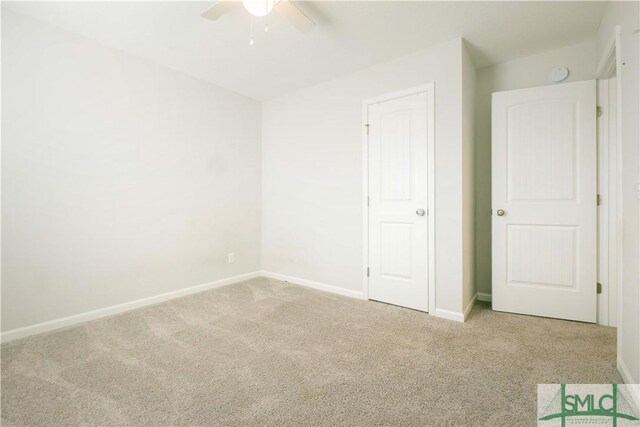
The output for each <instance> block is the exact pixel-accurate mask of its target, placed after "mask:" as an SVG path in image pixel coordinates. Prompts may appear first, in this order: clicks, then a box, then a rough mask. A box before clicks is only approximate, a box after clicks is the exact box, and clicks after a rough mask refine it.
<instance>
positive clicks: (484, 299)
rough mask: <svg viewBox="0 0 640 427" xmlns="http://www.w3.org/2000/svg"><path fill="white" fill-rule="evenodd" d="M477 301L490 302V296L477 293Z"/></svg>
mask: <svg viewBox="0 0 640 427" xmlns="http://www.w3.org/2000/svg"><path fill="white" fill-rule="evenodd" d="M478 301H486V302H491V294H484V293H482V292H478Z"/></svg>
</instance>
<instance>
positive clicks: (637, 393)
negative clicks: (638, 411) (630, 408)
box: [618, 355, 640, 408]
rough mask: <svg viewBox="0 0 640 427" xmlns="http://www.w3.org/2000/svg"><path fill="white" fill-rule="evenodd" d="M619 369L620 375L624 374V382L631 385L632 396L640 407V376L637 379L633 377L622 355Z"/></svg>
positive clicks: (619, 359) (619, 360)
mask: <svg viewBox="0 0 640 427" xmlns="http://www.w3.org/2000/svg"><path fill="white" fill-rule="evenodd" d="M618 371H619V372H620V375H622V379H623V381H624V383H625V384H626V385H627V386H629V390H630V391H631V397H632V398H633V400H634V401H635V403H636V406H637V407H638V408H640V378H638V379H637V381H636V380H634V379H633V378H631V372H629V369H628V368H627V365H625V363H624V360H622V359H621V358H620V355H618Z"/></svg>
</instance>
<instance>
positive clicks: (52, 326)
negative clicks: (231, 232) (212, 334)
mask: <svg viewBox="0 0 640 427" xmlns="http://www.w3.org/2000/svg"><path fill="white" fill-rule="evenodd" d="M259 276H260V272H259V271H254V272H252V273H247V274H241V275H239V276H233V277H229V278H227V279H222V280H216V281H215V282H209V283H204V284H202V285H197V286H192V287H190V288H184V289H180V290H177V291H173V292H167V293H164V294H160V295H154V296H152V297H148V298H142V299H138V300H135V301H129V302H125V303H123V304H118V305H112V306H110V307H105V308H99V309H97V310H92V311H87V312H85V313H80V314H75V315H73V316H68V317H63V318H61V319H55V320H49V321H47V322H42V323H37V324H35V325H31V326H25V327H23V328H18V329H12V330H10V331H6V332H3V333H2V334H1V335H0V340H1V341H2V342H3V343H4V342H9V341H13V340H16V339H18V338H24V337H27V336H29V335H35V334H41V333H43V332H50V331H54V330H56V329H61V328H65V327H67V326H72V325H77V324H78V323H84V322H87V321H89V320H94V319H100V318H101V317H106V316H111V315H114V314H118V313H123V312H125V311H130V310H134V309H136V308H140V307H145V306H148V305H153V304H158V303H160V302H164V301H168V300H171V299H174V298H179V297H183V296H186V295H191V294H195V293H198V292H202V291H206V290H208V289H213V288H219V287H222V286H226V285H231V284H233V283H237V282H242V281H244V280H249V279H253V278H254V277H259Z"/></svg>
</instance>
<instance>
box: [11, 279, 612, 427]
mask: <svg viewBox="0 0 640 427" xmlns="http://www.w3.org/2000/svg"><path fill="white" fill-rule="evenodd" d="M560 382H566V383H611V382H621V378H620V376H619V374H618V372H617V371H616V368H615V330H614V329H612V328H606V327H601V326H596V325H589V324H583V323H574V322H565V321H559V320H551V319H543V318H535V317H528V316H519V315H511V314H504V313H497V312H493V311H491V310H490V309H489V308H488V306H487V305H485V304H483V305H478V306H476V308H475V309H474V310H473V312H472V315H471V318H470V319H469V320H468V321H467V322H466V323H464V324H461V323H456V322H452V321H447V320H442V319H438V318H435V317H432V316H429V315H427V314H424V313H420V312H417V311H412V310H407V309H403V308H400V307H394V306H390V305H386V304H381V303H376V302H371V301H359V300H354V299H350V298H345V297H339V296H335V295H331V294H326V293H322V292H317V291H313V290H310V289H305V288H301V287H298V286H294V285H291V284H288V283H283V282H279V281H275V280H268V279H254V280H251V281H248V282H244V283H240V284H236V285H232V286H227V287H224V288H219V289H216V290H212V291H207V292H204V293H201V294H197V295H193V296H189V297H185V298H182V299H178V300H173V301H170V302H167V303H163V304H160V305H156V306H153V307H150V308H145V309H140V310H136V311H133V312H129V313H126V314H123V315H118V316H114V317H110V318H106V319H103V320H97V321H93V322H89V323H85V324H83V325H80V326H77V327H73V328H69V329H66V330H62V331H59V332H53V333H49V334H45V335H39V336H34V337H30V338H26V339H23V340H19V341H14V342H10V343H8V344H5V345H2V424H3V425H87V424H101V425H125V424H126V425H187V424H189V425H436V424H437V425H443V424H449V425H491V426H502V425H505V426H506V425H509V426H515V425H517V426H523V425H535V424H536V422H535V415H536V414H535V413H536V384H538V383H560Z"/></svg>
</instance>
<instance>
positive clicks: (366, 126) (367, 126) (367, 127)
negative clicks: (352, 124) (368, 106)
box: [364, 123, 369, 136]
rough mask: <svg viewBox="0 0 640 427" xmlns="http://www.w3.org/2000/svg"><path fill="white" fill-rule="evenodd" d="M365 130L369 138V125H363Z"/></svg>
mask: <svg viewBox="0 0 640 427" xmlns="http://www.w3.org/2000/svg"><path fill="white" fill-rule="evenodd" d="M364 127H365V129H367V136H369V123H365V125H364Z"/></svg>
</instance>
